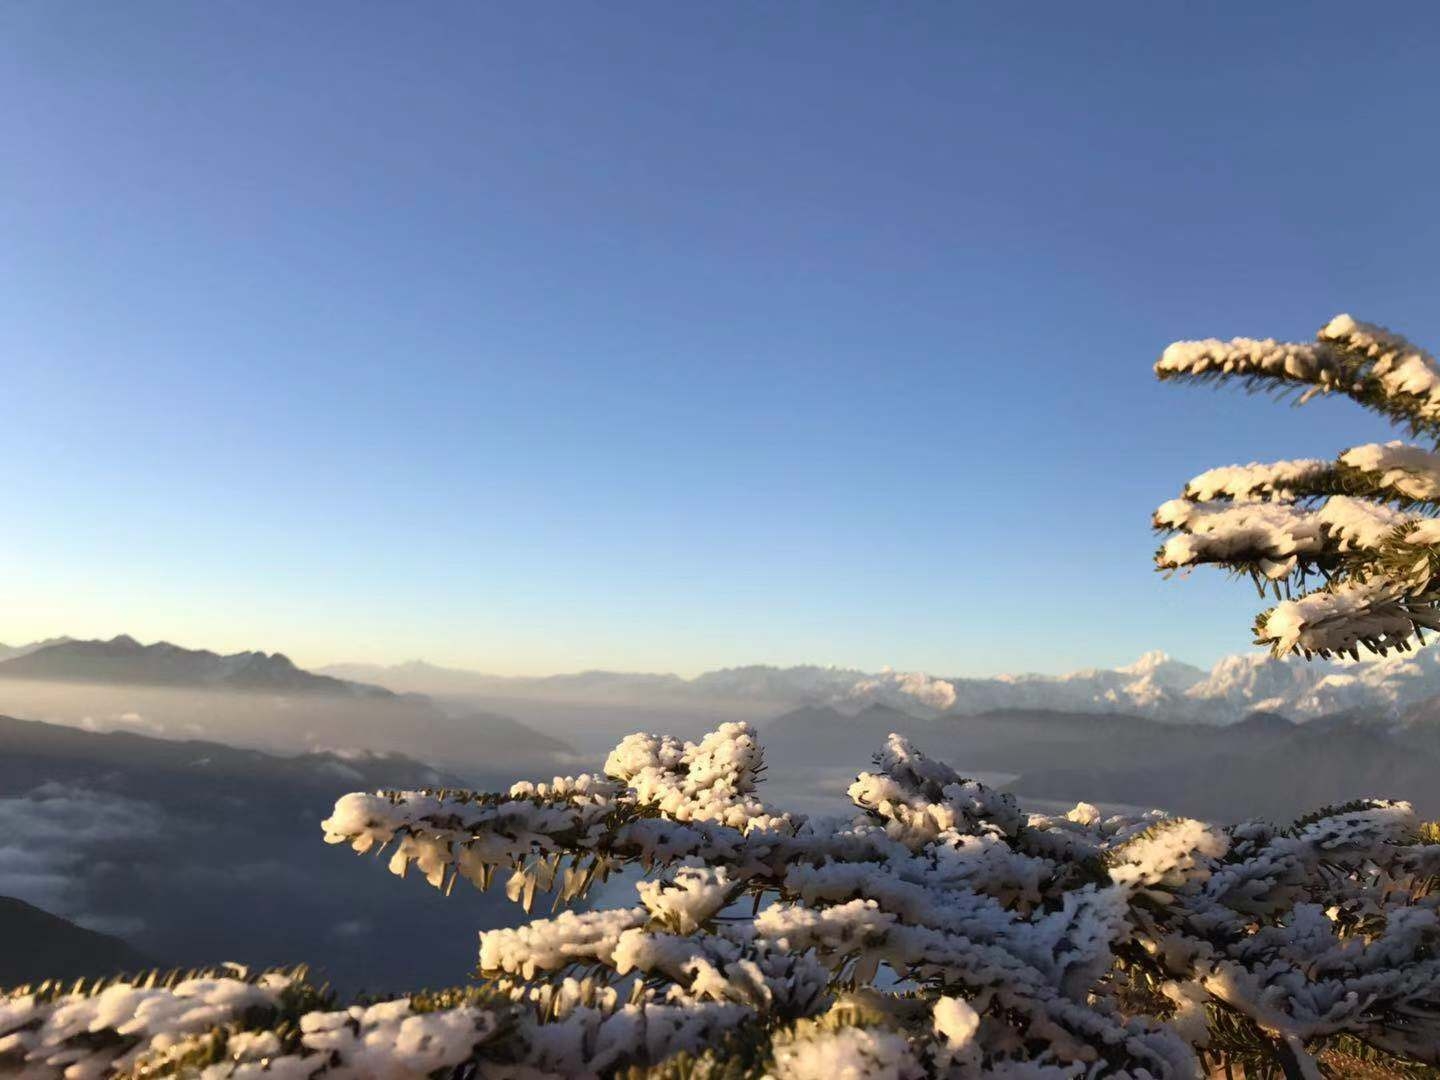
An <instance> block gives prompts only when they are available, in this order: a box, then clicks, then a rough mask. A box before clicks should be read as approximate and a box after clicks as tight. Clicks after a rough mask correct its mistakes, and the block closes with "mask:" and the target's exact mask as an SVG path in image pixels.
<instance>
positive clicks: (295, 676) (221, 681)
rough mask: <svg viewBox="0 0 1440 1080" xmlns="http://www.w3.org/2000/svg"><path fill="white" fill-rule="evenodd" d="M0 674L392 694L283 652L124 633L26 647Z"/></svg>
mask: <svg viewBox="0 0 1440 1080" xmlns="http://www.w3.org/2000/svg"><path fill="white" fill-rule="evenodd" d="M0 678H7V679H16V678H18V679H47V680H53V681H59V682H123V683H130V684H134V685H145V686H183V687H197V688H221V689H226V690H241V691H268V692H280V693H298V694H334V695H345V696H352V697H357V696H358V697H385V698H388V697H394V696H395V694H394V691H391V690H387V689H385V688H383V687H379V686H369V685H366V684H364V683H357V682H351V681H348V680H344V679H337V678H335V677H333V676H330V675H321V674H316V673H314V672H310V671H306V670H305V669H303V668H299V667H296V666H295V664H294V662H293V661H291V659H290V658H289V657H288V656H286V655H285V654H284V653H278V652H276V653H268V654H267V653H263V652H258V651H250V652H239V653H232V654H230V655H222V654H220V653H215V652H211V651H210V650H208V649H187V648H184V647H182V646H179V645H174V644H171V643H170V642H168V641H157V642H153V643H152V644H150V645H142V644H140V642H138V641H136V640H135V639H134V638H133V637H130V636H129V635H128V634H119V635H117V636H116V637H113V638H111V639H110V640H108V641H81V640H77V639H74V638H60V639H54V640H52V641H49V642H39V643H36V644H35V645H33V646H24V647H22V649H21V651H19V652H18V654H14V653H12V654H11V655H9V656H8V657H7V658H5V659H3V660H0Z"/></svg>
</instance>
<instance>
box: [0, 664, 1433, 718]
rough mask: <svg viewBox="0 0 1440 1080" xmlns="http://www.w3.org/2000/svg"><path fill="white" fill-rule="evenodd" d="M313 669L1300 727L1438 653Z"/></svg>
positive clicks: (549, 686) (773, 700)
mask: <svg viewBox="0 0 1440 1080" xmlns="http://www.w3.org/2000/svg"><path fill="white" fill-rule="evenodd" d="M3 667H4V665H0V670H3ZM320 671H321V672H322V673H324V674H328V675H331V676H334V677H337V678H342V679H347V680H361V681H363V682H365V683H367V684H372V685H378V686H385V687H388V688H390V689H392V690H396V691H399V692H418V693H426V694H434V695H436V696H470V697H493V698H515V699H520V698H527V699H534V700H546V701H557V702H558V701H580V700H587V701H594V702H609V703H620V704H631V705H635V706H642V707H647V708H662V707H671V708H674V707H677V706H681V705H685V704H687V703H688V704H691V705H700V704H705V705H712V706H713V705H716V704H719V703H732V704H735V705H737V706H738V705H751V706H754V707H755V708H756V709H757V710H760V711H763V710H764V709H766V708H769V709H772V710H773V711H780V710H783V709H791V708H798V707H801V706H807V705H813V706H826V707H830V708H834V709H837V710H839V711H840V712H843V713H855V712H858V711H860V710H862V709H864V708H866V707H868V706H870V705H887V706H890V707H892V708H896V709H899V710H901V711H903V712H906V713H910V714H912V715H916V716H939V715H944V714H961V715H973V714H976V713H983V712H989V711H992V710H995V709H1048V710H1058V711H1061V712H1078V713H1099V712H1104V713H1125V714H1131V715H1138V716H1146V717H1152V718H1154V719H1158V720H1163V721H1167V722H1172V723H1212V724H1228V723H1234V722H1236V721H1238V720H1241V719H1243V718H1244V717H1245V716H1247V715H1249V714H1250V713H1252V712H1256V711H1263V712H1270V713H1276V714H1279V715H1281V716H1285V717H1287V718H1289V719H1291V720H1295V721H1301V722H1303V721H1307V720H1312V719H1315V718H1317V717H1321V716H1326V715H1330V714H1334V713H1340V712H1350V711H1355V710H1366V711H1370V712H1373V713H1375V714H1377V715H1383V716H1387V717H1398V716H1399V715H1401V713H1402V712H1403V711H1404V709H1405V707H1406V706H1409V705H1411V704H1413V703H1415V702H1419V701H1422V700H1424V699H1427V698H1430V697H1433V696H1435V695H1437V694H1440V652H1437V651H1436V650H1435V649H1431V648H1424V649H1420V650H1418V651H1416V652H1412V653H1403V654H1396V655H1394V656H1390V657H1385V658H1378V659H1373V660H1366V661H1360V662H1357V663H1327V662H1308V663H1307V662H1305V661H1302V660H1295V659H1283V660H1282V659H1276V658H1275V657H1273V656H1271V655H1269V654H1268V653H1262V652H1254V653H1240V654H1235V655H1232V656H1227V657H1224V658H1223V659H1221V660H1220V661H1219V662H1218V663H1216V664H1215V665H1214V666H1213V667H1212V668H1210V669H1209V670H1208V671H1207V670H1205V669H1204V668H1200V667H1197V666H1195V665H1192V664H1187V663H1185V662H1183V661H1180V660H1176V659H1173V658H1172V657H1170V656H1168V655H1167V654H1165V653H1163V652H1151V653H1147V654H1145V655H1144V656H1142V657H1141V658H1140V659H1139V660H1137V661H1136V662H1135V663H1133V664H1129V665H1127V666H1125V667H1120V668H1113V669H1110V668H1090V669H1086V670H1082V671H1075V672H1071V673H1069V674H1064V675H1036V674H1021V675H997V676H993V677H988V678H972V677H941V676H935V675H930V674H927V673H924V672H899V671H893V670H889V669H885V670H882V671H879V672H864V671H859V670H856V669H851V668H835V667H819V666H814V665H805V666H799V667H783V668H782V667H771V666H765V665H752V666H748V667H737V668H725V669H722V670H718V671H710V672H706V673H704V674H702V675H699V676H696V677H695V678H692V679H685V678H681V677H680V676H678V675H668V674H627V673H624V672H604V671H589V672H582V673H579V674H574V675H550V676H544V677H529V678H517V677H505V676H495V675H487V674H484V673H481V672H471V671H462V670H457V669H453V668H441V667H435V666H433V665H430V664H426V663H424V662H422V661H412V662H410V663H407V664H400V665H396V666H393V667H385V666H380V665H368V664H340V665H334V666H331V667H326V668H321V669H320Z"/></svg>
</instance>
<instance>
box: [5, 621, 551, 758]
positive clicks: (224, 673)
mask: <svg viewBox="0 0 1440 1080" xmlns="http://www.w3.org/2000/svg"><path fill="white" fill-rule="evenodd" d="M4 652H7V653H9V659H5V660H0V711H3V712H8V713H11V714H14V715H20V716H26V717H29V718H33V719H38V720H50V721H54V722H57V723H64V724H69V725H71V726H78V727H83V728H86V729H88V730H131V731H143V732H145V733H147V734H152V735H164V736H167V737H170V738H175V737H186V738H196V737H205V738H211V739H215V740H217V741H221V742H226V743H230V744H232V745H237V746H244V747H249V748H252V749H259V750H266V751H278V752H281V753H296V752H300V751H306V750H325V749H335V748H340V749H342V750H346V751H350V750H357V749H358V750H364V751H378V752H402V753H408V754H412V755H415V756H417V757H420V758H422V759H424V760H427V761H432V762H436V763H438V764H441V765H442V766H444V767H445V768H447V769H451V770H454V771H455V772H457V773H459V774H460V775H462V776H466V777H475V776H478V775H482V774H486V773H492V774H493V773H504V774H510V773H518V774H519V775H528V774H529V773H531V772H538V773H540V774H543V775H554V773H555V771H557V770H560V769H562V767H563V766H564V764H565V762H566V761H568V759H569V758H570V756H571V755H572V748H571V747H570V745H569V744H568V743H567V742H566V741H565V740H564V739H563V738H557V737H555V736H552V735H547V734H544V733H542V732H539V731H536V730H533V729H532V728H530V727H527V726H526V725H525V724H522V723H520V722H519V721H517V720H515V719H514V718H512V717H510V716H508V715H502V714H499V713H496V712H493V711H489V710H483V709H477V708H474V707H471V706H466V705H450V704H447V705H445V706H442V705H440V704H438V703H437V702H435V701H433V700H431V699H430V698H429V697H427V696H425V695H421V694H411V693H396V692H394V691H391V690H388V689H383V688H381V687H378V686H371V685H367V684H364V683H358V682H352V681H348V680H345V679H339V678H335V677H333V676H330V675H320V674H315V673H313V672H309V671H306V670H304V669H303V668H299V667H297V666H296V665H295V664H294V663H293V662H292V661H291V660H290V659H289V658H288V657H286V656H284V655H283V654H281V653H269V654H267V653H263V652H242V653H235V654H233V655H229V656H222V655H220V654H218V653H214V652H210V651H208V650H204V649H187V648H182V647H181V646H178V645H173V644H171V643H169V642H165V641H160V642H155V643H153V644H150V645H142V644H140V643H139V642H138V641H136V640H135V639H134V638H132V637H128V636H125V635H121V636H119V637H115V638H112V639H110V640H108V641H80V640H73V639H69V638H62V639H58V640H54V641H49V642H39V643H36V644H34V645H30V646H20V647H18V648H6V649H5V650H4Z"/></svg>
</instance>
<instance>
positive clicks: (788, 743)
mask: <svg viewBox="0 0 1440 1080" xmlns="http://www.w3.org/2000/svg"><path fill="white" fill-rule="evenodd" d="M1425 708H1426V709H1433V710H1435V716H1434V717H1433V718H1432V717H1431V716H1429V715H1418V714H1417V715H1410V716H1407V717H1406V718H1404V719H1403V720H1401V721H1397V722H1377V721H1376V720H1375V718H1373V717H1370V716H1363V715H1362V716H1353V715H1336V716H1333V717H1327V718H1325V719H1323V720H1317V721H1314V722H1311V723H1306V724H1294V723H1292V722H1291V721H1289V720H1287V719H1285V718H1284V717H1281V716H1278V715H1276V714H1274V713H1252V714H1251V715H1250V716H1248V717H1246V718H1245V719H1243V720H1241V721H1239V722H1237V723H1234V724H1230V725H1227V726H1223V727H1222V726H1217V725H1214V724H1186V723H1171V724H1164V723H1159V722H1157V721H1155V720H1152V719H1149V718H1146V717H1142V716H1133V715H1125V714H1114V713H1066V712H1055V711H1049V710H1041V709H1004V710H996V711H994V712H986V713H978V714H970V715H962V714H953V713H952V714H948V715H945V716H938V717H928V718H927V717H918V716H914V715H912V714H910V713H907V712H903V711H901V710H898V709H893V708H890V707H889V706H885V705H871V706H868V707H867V708H865V709H862V710H861V711H860V712H858V713H855V714H853V715H852V714H846V713H842V712H840V711H838V710H836V709H833V708H829V707H825V706H818V707H817V706H807V707H804V708H801V709H796V710H794V711H793V712H790V713H787V714H785V715H784V716H781V717H778V718H776V719H775V720H773V721H771V722H770V723H768V724H766V725H764V726H763V727H762V729H761V742H762V743H763V745H764V746H765V755H766V757H765V760H766V764H767V765H768V766H769V770H768V771H769V775H770V776H771V777H773V778H776V779H777V780H778V781H779V782H780V783H782V784H783V783H784V782H785V778H786V777H788V776H789V775H791V774H794V773H796V772H799V771H804V770H811V771H813V770H816V769H825V768H826V767H833V768H832V771H833V770H838V769H842V768H843V767H844V766H849V768H848V769H845V770H844V771H845V773H846V774H848V775H853V773H854V770H855V768H856V764H857V763H858V762H863V761H864V760H866V758H868V757H869V756H870V755H871V754H873V753H874V752H875V751H876V750H877V749H879V748H880V747H881V746H883V745H884V743H885V739H886V737H887V736H888V735H889V734H890V732H892V731H893V732H899V733H901V734H903V735H905V736H907V737H909V738H910V739H912V740H913V741H914V743H915V745H916V746H917V747H919V749H920V750H922V751H923V752H924V753H926V754H927V755H929V756H931V757H935V758H939V759H941V760H943V761H946V762H948V763H949V764H950V765H952V766H954V767H955V768H956V769H958V770H960V772H962V773H964V774H965V775H968V776H979V777H981V778H982V779H986V778H988V779H990V781H991V782H994V783H1004V784H1006V785H1007V786H1008V787H1009V788H1010V789H1011V790H1013V791H1014V792H1015V793H1016V794H1017V795H1018V796H1020V800H1021V803H1022V805H1024V806H1027V807H1033V806H1036V805H1037V800H1045V801H1048V802H1051V803H1054V804H1059V805H1063V806H1065V807H1069V806H1073V805H1074V804H1075V803H1076V802H1079V801H1081V800H1084V801H1087V802H1095V803H1101V804H1119V805H1127V806H1132V807H1139V808H1143V809H1149V808H1150V807H1161V808H1163V809H1166V810H1169V811H1171V812H1173V813H1179V814H1189V815H1194V816H1197V817H1201V818H1205V819H1208V820H1216V821H1237V820H1240V819H1243V818H1250V817H1263V818H1268V819H1270V820H1274V821H1286V820H1289V819H1292V818H1294V817H1296V816H1298V815H1299V814H1301V813H1305V812H1307V811H1309V810H1313V809H1316V808H1317V807H1320V806H1324V805H1327V804H1333V803H1340V802H1345V801H1347V800H1350V799H1355V798H1366V797H1371V796H1378V797H1383V798H1400V799H1408V800H1410V801H1411V802H1412V803H1413V804H1414V805H1415V808H1416V810H1417V811H1418V812H1419V813H1421V814H1422V815H1425V816H1427V817H1433V816H1435V815H1437V814H1440V784H1437V782H1436V781H1437V778H1440V701H1436V702H1433V703H1427V704H1426V706H1425ZM996 774H1006V775H1008V776H1009V779H1008V780H1006V779H1003V777H1001V778H997V776H996Z"/></svg>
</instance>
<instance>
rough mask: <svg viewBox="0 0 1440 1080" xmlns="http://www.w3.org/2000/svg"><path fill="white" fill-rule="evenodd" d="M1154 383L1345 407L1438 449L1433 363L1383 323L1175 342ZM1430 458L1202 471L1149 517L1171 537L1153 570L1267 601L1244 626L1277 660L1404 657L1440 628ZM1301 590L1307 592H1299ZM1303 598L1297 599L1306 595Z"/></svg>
mask: <svg viewBox="0 0 1440 1080" xmlns="http://www.w3.org/2000/svg"><path fill="white" fill-rule="evenodd" d="M1155 371H1156V374H1157V375H1159V377H1160V378H1161V379H1187V380H1191V381H1202V382H1205V381H1219V380H1238V381H1239V382H1240V383H1241V384H1242V385H1244V386H1245V387H1246V388H1248V389H1252V390H1255V389H1264V390H1271V391H1276V392H1279V393H1282V394H1285V393H1290V392H1295V393H1298V394H1299V396H1300V400H1301V401H1302V402H1303V401H1307V400H1309V399H1310V398H1312V397H1314V396H1315V395H1317V394H1343V395H1345V396H1347V397H1350V398H1353V399H1354V400H1355V401H1357V402H1359V403H1360V404H1361V405H1363V406H1365V407H1366V408H1369V409H1372V410H1374V411H1376V412H1378V413H1380V414H1381V415H1383V416H1385V417H1386V418H1388V419H1389V420H1391V421H1392V422H1394V423H1397V424H1402V425H1404V426H1406V427H1408V428H1409V429H1410V431H1411V433H1412V434H1414V435H1417V436H1422V437H1425V438H1427V439H1430V440H1432V441H1433V440H1435V439H1440V366H1437V364H1436V362H1435V359H1434V358H1433V357H1432V356H1430V354H1429V353H1427V352H1425V351H1424V350H1422V349H1420V348H1418V347H1417V346H1415V345H1412V344H1411V343H1410V342H1408V341H1406V340H1405V339H1404V338H1402V337H1401V336H1400V335H1398V334H1395V333H1392V332H1391V331H1389V330H1386V329H1384V328H1383V327H1379V326H1374V325H1372V324H1370V323H1363V322H1359V321H1357V320H1355V319H1352V318H1351V317H1350V316H1348V315H1338V316H1336V317H1335V318H1334V319H1332V320H1331V321H1330V322H1329V323H1328V324H1327V325H1326V326H1325V327H1324V328H1322V329H1321V331H1320V333H1319V334H1318V335H1317V340H1316V341H1315V342H1313V343H1306V344H1285V343H1281V342H1276V341H1271V340H1268V339H1267V340H1264V341H1257V340H1253V339H1250V338H1236V339H1234V340H1232V341H1219V340H1215V339H1210V340H1206V341H1181V342H1176V343H1175V344H1173V345H1171V346H1170V347H1169V348H1167V349H1166V350H1165V353H1164V355H1163V356H1161V358H1160V360H1159V362H1158V363H1157V364H1156V365H1155ZM1437 510H1440V454H1437V453H1435V452H1434V451H1433V450H1430V449H1426V448H1424V447H1419V446H1409V445H1406V444H1404V443H1401V442H1398V441H1395V442H1388V443H1370V444H1367V445H1364V446H1355V447H1352V448H1350V449H1349V450H1346V451H1344V452H1342V453H1341V454H1340V455H1339V456H1338V457H1337V458H1336V459H1335V460H1334V461H1333V462H1325V461H1320V460H1315V459H1302V460H1295V461H1277V462H1273V463H1270V464H1262V463H1260V462H1252V463H1251V464H1249V465H1228V466H1223V467H1221V468H1218V469H1210V470H1208V471H1207V472H1204V473H1201V474H1200V475H1199V476H1196V477H1195V478H1194V479H1193V480H1191V481H1190V482H1189V483H1188V484H1186V485H1185V488H1184V490H1183V492H1182V493H1181V496H1180V498H1178V499H1172V500H1171V501H1169V502H1167V503H1165V504H1164V505H1162V506H1161V507H1160V508H1159V509H1158V510H1157V511H1156V512H1155V519H1154V524H1155V527H1156V528H1157V529H1158V530H1160V531H1161V532H1164V533H1170V534H1173V535H1170V536H1169V538H1168V539H1166V540H1165V541H1164V543H1163V544H1162V545H1161V547H1160V550H1159V552H1158V553H1157V554H1156V565H1157V566H1159V568H1160V569H1162V570H1165V571H1176V570H1189V569H1190V568H1192V567H1195V566H1199V565H1202V564H1209V565H1214V566H1219V567H1222V568H1224V569H1227V570H1230V571H1233V572H1236V573H1240V574H1246V575H1248V576H1249V577H1251V578H1252V580H1254V581H1255V583H1256V585H1257V586H1259V587H1260V590H1261V592H1262V594H1263V593H1264V591H1265V589H1266V588H1267V587H1269V588H1271V589H1272V590H1273V591H1274V593H1275V598H1276V600H1277V601H1281V602H1280V603H1279V604H1278V605H1277V606H1276V607H1274V608H1272V609H1270V610H1268V611H1266V612H1263V613H1262V614H1261V615H1260V616H1259V617H1258V618H1257V620H1256V623H1255V636H1256V640H1257V642H1259V643H1260V644H1264V645H1269V646H1270V647H1271V648H1272V649H1273V650H1274V652H1275V653H1276V655H1283V654H1286V653H1290V652H1298V653H1303V654H1304V655H1305V656H1307V657H1309V656H1316V655H1318V656H1331V655H1335V654H1340V653H1345V654H1348V655H1350V656H1352V657H1358V656H1359V653H1360V651H1361V650H1362V649H1364V650H1369V651H1372V652H1378V653H1381V654H1385V653H1387V652H1388V651H1389V650H1391V649H1400V650H1405V649H1408V648H1410V647H1411V645H1412V643H1413V642H1414V641H1415V640H1418V639H1420V638H1421V635H1422V632H1423V631H1424V630H1426V629H1437V628H1440V610H1437V608H1436V602H1437V600H1440V591H1437V588H1436V587H1434V586H1432V583H1431V579H1432V578H1433V577H1435V575H1436V570H1437V568H1440V527H1437V524H1436V521H1435V519H1434V518H1433V517H1432V515H1433V514H1435V513H1436V511H1437ZM1312 583H1316V587H1314V588H1313V589H1311V588H1310V586H1311V585H1312ZM1307 590H1309V591H1307Z"/></svg>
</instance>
